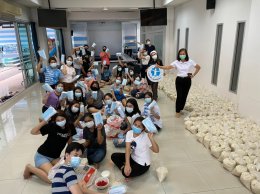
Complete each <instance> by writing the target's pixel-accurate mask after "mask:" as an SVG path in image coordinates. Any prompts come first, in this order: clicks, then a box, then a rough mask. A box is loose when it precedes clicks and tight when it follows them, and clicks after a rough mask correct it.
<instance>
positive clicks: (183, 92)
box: [156, 48, 200, 118]
mask: <svg viewBox="0 0 260 194" xmlns="http://www.w3.org/2000/svg"><path fill="white" fill-rule="evenodd" d="M156 67H158V68H160V69H164V70H170V69H173V68H175V69H176V70H177V77H176V81H175V87H176V91H177V99H176V117H177V118H179V117H180V112H181V111H182V110H183V108H184V106H185V103H186V99H187V96H188V93H189V90H190V86H191V79H192V78H193V77H195V75H197V73H198V72H199V71H200V65H198V64H196V63H195V62H194V61H192V60H191V59H189V55H188V52H187V50H186V49H184V48H182V49H180V50H179V52H178V56H177V60H176V61H174V62H172V63H171V64H170V65H167V66H159V65H156ZM192 68H195V72H194V73H193V74H192V73H190V72H191V71H192Z"/></svg>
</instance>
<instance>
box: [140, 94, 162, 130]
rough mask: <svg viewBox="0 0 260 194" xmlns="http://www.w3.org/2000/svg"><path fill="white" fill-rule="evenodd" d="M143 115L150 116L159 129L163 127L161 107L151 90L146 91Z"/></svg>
mask: <svg viewBox="0 0 260 194" xmlns="http://www.w3.org/2000/svg"><path fill="white" fill-rule="evenodd" d="M151 103H155V104H154V105H153V106H152V107H151V108H150V107H149V105H151ZM142 116H143V117H150V119H151V120H152V122H153V124H154V125H155V127H156V128H157V130H158V131H160V130H161V129H162V120H161V113H160V108H159V106H158V104H157V103H156V102H153V94H152V93H151V92H146V93H145V97H144V106H143V109H142Z"/></svg>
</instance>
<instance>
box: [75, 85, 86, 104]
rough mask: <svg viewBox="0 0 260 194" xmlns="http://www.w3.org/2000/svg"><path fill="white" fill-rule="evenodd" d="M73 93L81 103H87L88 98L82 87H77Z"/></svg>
mask: <svg viewBox="0 0 260 194" xmlns="http://www.w3.org/2000/svg"><path fill="white" fill-rule="evenodd" d="M73 94H74V100H75V101H77V102H79V103H83V104H84V105H85V104H86V100H85V98H84V95H83V91H82V89H81V88H80V87H75V88H74V90H73Z"/></svg>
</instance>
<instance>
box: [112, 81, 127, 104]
mask: <svg viewBox="0 0 260 194" xmlns="http://www.w3.org/2000/svg"><path fill="white" fill-rule="evenodd" d="M121 83H122V79H121V77H119V76H117V77H116V81H115V83H114V84H113V85H112V87H111V94H112V96H113V99H114V100H116V101H119V102H122V104H123V106H125V105H126V97H125V95H124V92H123V90H124V86H122V84H121Z"/></svg>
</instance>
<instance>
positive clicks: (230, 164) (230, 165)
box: [223, 158, 236, 172]
mask: <svg viewBox="0 0 260 194" xmlns="http://www.w3.org/2000/svg"><path fill="white" fill-rule="evenodd" d="M235 166H236V161H235V160H232V159H230V158H226V159H224V160H223V167H224V168H225V169H227V170H228V171H230V172H231V171H232V170H233V169H234V168H235Z"/></svg>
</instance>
